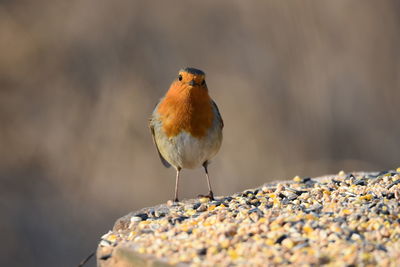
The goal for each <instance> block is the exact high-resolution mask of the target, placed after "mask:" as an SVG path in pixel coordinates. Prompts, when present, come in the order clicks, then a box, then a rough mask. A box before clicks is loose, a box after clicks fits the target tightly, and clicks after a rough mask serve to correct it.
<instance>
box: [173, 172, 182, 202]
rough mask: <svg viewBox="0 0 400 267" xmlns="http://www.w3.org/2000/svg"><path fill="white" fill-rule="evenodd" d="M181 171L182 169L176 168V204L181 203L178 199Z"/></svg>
mask: <svg viewBox="0 0 400 267" xmlns="http://www.w3.org/2000/svg"><path fill="white" fill-rule="evenodd" d="M180 171H181V168H180V167H178V168H176V179H175V197H174V201H175V202H179V199H178V184H179V173H180Z"/></svg>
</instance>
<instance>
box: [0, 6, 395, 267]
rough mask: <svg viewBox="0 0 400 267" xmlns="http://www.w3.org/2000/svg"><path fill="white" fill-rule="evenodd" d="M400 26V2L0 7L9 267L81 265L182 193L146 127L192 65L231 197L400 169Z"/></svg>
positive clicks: (0, 147) (189, 188) (193, 182)
mask: <svg viewBox="0 0 400 267" xmlns="http://www.w3.org/2000/svg"><path fill="white" fill-rule="evenodd" d="M264 2H265V1H264ZM399 26H400V4H399V2H398V1H268V2H266V3H260V1H240V0H237V1H211V0H210V1H208V0H207V1H123V0H117V1H109V0H83V1H82V0H80V1H77V0H73V1H57V0H56V1H53V0H51V1H50V0H38V1H0V179H1V180H0V210H1V221H0V233H1V239H0V242H1V249H0V265H1V266H74V265H76V264H77V263H78V262H79V261H80V260H81V259H82V258H84V257H85V256H86V255H88V253H89V252H90V251H92V250H94V249H95V247H96V244H97V242H98V240H99V237H100V236H101V235H102V234H103V233H105V232H107V230H108V229H109V228H111V227H112V224H113V222H114V221H115V219H116V218H118V217H120V216H122V215H124V214H126V213H127V212H129V211H131V210H135V209H138V208H140V207H143V206H149V205H154V204H157V203H160V202H164V201H166V200H168V199H170V198H171V197H172V194H173V186H174V175H175V174H174V171H173V170H171V169H165V168H164V167H163V166H162V164H161V163H160V162H159V159H158V157H157V155H156V152H155V149H154V147H153V144H152V141H151V137H150V134H149V131H148V129H147V118H148V117H149V115H150V113H151V112H152V109H153V107H154V105H155V103H156V102H157V101H158V99H159V98H160V97H161V96H162V95H163V94H164V93H165V91H166V90H167V89H168V87H169V84H170V82H171V81H172V80H173V79H174V77H175V76H176V74H177V71H178V69H179V68H181V67H185V66H192V67H197V68H200V69H202V70H204V71H205V72H206V73H207V83H208V86H209V89H210V93H211V95H212V97H213V98H214V99H215V101H216V102H217V103H218V105H219V107H220V110H221V113H222V116H223V118H224V120H225V125H226V126H225V129H224V130H225V131H224V143H223V146H222V149H221V151H220V153H219V154H218V156H217V157H216V158H215V160H214V161H213V164H212V165H211V166H210V173H211V178H212V183H213V185H214V190H215V192H216V193H217V194H219V195H221V194H230V193H233V192H236V191H240V190H243V189H246V188H251V187H255V186H257V185H260V184H262V183H264V182H267V181H270V180H274V179H285V178H291V177H293V176H294V175H301V176H315V175H322V174H326V173H336V172H338V171H340V170H341V169H345V170H347V171H352V170H366V171H367V170H383V169H390V168H392V169H393V168H395V167H398V166H399V165H400V160H399V157H400V149H399V148H400V123H399V114H400V75H399V73H400V52H399V51H400V49H399V47H400V31H399ZM181 186H182V191H181V192H182V196H183V197H186V198H189V197H193V196H196V195H197V194H199V193H206V191H207V190H206V181H205V179H204V177H203V173H202V172H201V171H200V170H196V171H184V172H183V178H182V183H181ZM89 266H94V262H92V263H91V264H89Z"/></svg>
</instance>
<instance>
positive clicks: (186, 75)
mask: <svg viewBox="0 0 400 267" xmlns="http://www.w3.org/2000/svg"><path fill="white" fill-rule="evenodd" d="M205 78H206V75H205V73H204V72H203V71H201V70H199V69H195V68H184V69H181V70H180V71H179V73H178V77H177V78H176V80H175V81H174V84H175V86H178V87H181V88H184V89H193V88H199V89H204V90H207V84H206V80H205Z"/></svg>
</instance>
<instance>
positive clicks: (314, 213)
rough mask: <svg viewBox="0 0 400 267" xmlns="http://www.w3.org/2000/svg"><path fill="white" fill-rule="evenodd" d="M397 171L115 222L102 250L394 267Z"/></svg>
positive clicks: (272, 188)
mask: <svg viewBox="0 0 400 267" xmlns="http://www.w3.org/2000/svg"><path fill="white" fill-rule="evenodd" d="M399 214H400V168H399V169H397V170H396V171H385V172H379V173H344V172H343V171H342V172H340V173H339V174H337V175H331V176H326V177H324V178H318V179H313V178H310V177H305V178H301V177H298V176H296V177H294V178H293V179H292V180H291V181H285V182H281V183H277V184H266V185H264V186H262V187H260V188H256V189H252V190H245V191H243V192H240V193H237V194H234V195H232V196H229V197H218V198H217V199H216V200H214V201H209V199H207V198H202V199H194V200H189V201H185V202H179V203H172V202H170V203H169V205H160V206H157V207H153V208H147V209H143V210H141V211H139V212H136V213H131V214H129V215H127V216H125V217H123V218H121V219H120V220H118V221H117V223H116V225H115V227H114V229H113V231H110V232H109V233H107V234H105V235H104V236H103V237H102V241H101V243H100V244H99V247H100V248H102V247H116V246H125V247H129V249H131V251H133V252H135V253H137V254H141V255H143V256H146V257H148V256H151V257H152V258H155V259H157V260H159V261H160V262H165V263H167V264H170V265H177V264H178V265H179V266H216V265H217V266H277V265H296V266H298V265H314V266H318V265H325V264H327V265H329V266H365V265H370V266H372V265H379V266H399V265H400V215H399Z"/></svg>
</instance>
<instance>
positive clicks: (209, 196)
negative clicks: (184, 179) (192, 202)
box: [197, 191, 214, 200]
mask: <svg viewBox="0 0 400 267" xmlns="http://www.w3.org/2000/svg"><path fill="white" fill-rule="evenodd" d="M197 197H198V198H209V199H210V200H214V193H213V192H212V191H210V192H209V193H208V195H198V196H197Z"/></svg>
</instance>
